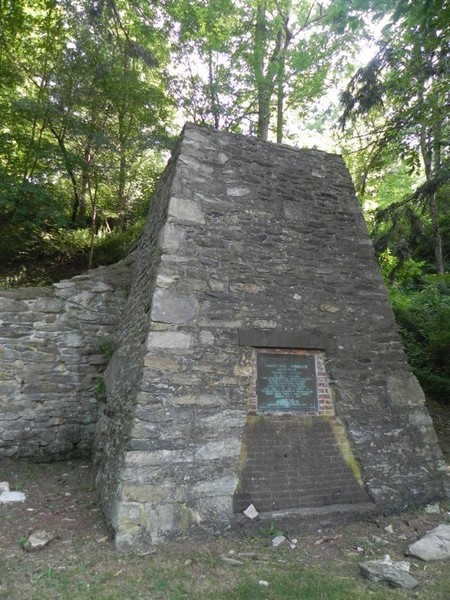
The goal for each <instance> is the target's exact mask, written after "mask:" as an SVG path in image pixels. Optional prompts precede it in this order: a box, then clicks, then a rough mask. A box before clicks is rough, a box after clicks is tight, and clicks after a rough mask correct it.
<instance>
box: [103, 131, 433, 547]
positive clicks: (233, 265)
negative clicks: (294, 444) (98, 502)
mask: <svg viewBox="0 0 450 600" xmlns="http://www.w3.org/2000/svg"><path fill="white" fill-rule="evenodd" d="M137 253H138V259H137V264H136V270H135V273H134V275H133V284H132V291H131V295H130V299H129V302H128V305H127V308H126V311H125V312H126V317H125V321H124V323H123V327H122V330H121V334H120V340H119V348H118V350H117V352H116V354H115V356H114V357H113V360H112V362H111V364H110V366H109V367H108V372H107V382H108V406H107V409H106V412H105V418H104V419H103V421H102V428H101V431H102V434H101V435H100V437H99V439H100V440H102V441H101V444H100V446H99V451H98V453H97V460H98V463H99V465H100V469H99V476H98V484H99V488H100V490H101V493H102V496H103V505H104V508H105V512H106V514H107V515H108V518H109V519H110V521H111V523H112V525H113V527H114V529H115V531H116V542H117V545H118V546H119V547H121V548H124V547H128V546H130V545H139V544H146V543H156V542H158V541H161V540H163V539H165V538H166V537H167V536H170V535H173V534H180V533H181V532H182V531H185V530H187V529H189V527H190V526H192V525H193V524H196V525H199V526H205V527H215V526H217V524H218V523H225V522H230V521H231V520H232V519H233V502H232V501H233V494H234V492H235V491H236V489H237V487H238V482H239V478H240V476H241V474H242V465H243V464H245V456H243V453H245V447H243V446H242V438H243V431H244V427H245V424H246V421H247V418H248V414H247V413H248V401H249V396H250V394H251V390H252V385H253V381H254V371H253V368H254V367H253V365H254V356H255V352H256V348H255V346H258V345H260V346H261V345H263V346H264V344H252V343H251V342H248V344H246V343H241V344H240V343H239V332H240V331H241V332H242V331H246V330H252V331H253V332H256V335H255V336H254V337H255V339H262V340H264V339H268V340H271V339H274V340H276V339H279V340H283V339H284V340H289V339H290V338H289V336H291V338H292V339H293V340H294V342H295V340H300V341H299V342H298V343H294V345H289V344H288V345H287V346H283V344H284V343H287V342H280V343H279V346H278V347H279V348H283V347H288V348H299V349H301V348H313V349H314V348H315V349H318V350H322V351H324V356H325V368H326V372H327V376H328V381H329V387H330V391H331V397H332V400H333V410H334V411H335V414H336V418H337V421H336V423H337V424H338V426H339V427H340V428H341V430H342V431H343V432H344V433H345V431H346V432H347V435H348V439H349V441H350V445H351V448H352V456H351V457H350V459H349V462H351V461H354V463H355V466H356V465H358V467H357V469H356V470H357V471H358V473H360V474H361V477H362V481H363V483H364V486H365V490H366V492H367V493H368V494H369V496H370V498H371V499H372V500H373V501H375V502H376V503H377V504H378V506H380V507H384V508H390V509H401V508H404V507H405V506H407V505H410V504H417V503H422V502H427V501H430V500H432V499H436V498H440V497H443V495H444V494H445V490H444V485H445V465H444V463H443V461H442V457H441V454H440V451H439V448H438V446H437V441H436V436H435V434H434V430H433V427H432V423H431V419H430V417H429V415H428V413H427V411H426V409H425V407H424V397H423V394H422V391H421V389H420V387H419V385H418V383H417V381H416V379H415V378H414V377H413V375H412V374H411V372H410V369H409V368H408V365H407V363H406V358H405V355H404V352H403V349H402V345H401V342H400V338H399V334H398V331H397V327H396V324H395V320H394V316H393V313H392V310H391V308H390V305H389V302H388V299H387V294H386V290H385V287H384V284H383V281H382V278H381V275H380V273H379V271H378V267H377V264H376V261H375V257H374V252H373V249H372V246H371V243H370V240H369V238H368V236H367V231H366V228H365V225H364V222H363V218H362V215H361V211H360V209H359V206H358V204H357V202H356V199H355V196H354V191H353V186H352V183H351V181H350V178H349V175H348V173H347V171H346V169H345V166H344V164H343V162H342V159H341V158H340V157H338V156H335V155H330V154H326V153H324V152H319V151H315V150H312V151H308V150H294V149H291V148H288V147H285V146H278V145H277V146H275V145H271V144H267V143H262V142H258V141H256V140H254V139H249V138H245V137H243V136H235V135H231V134H226V133H218V132H215V131H210V130H208V129H202V128H198V127H194V126H187V127H186V128H185V130H184V132H183V135H182V136H181V139H180V143H179V146H178V148H177V151H176V153H175V155H174V158H173V160H172V162H171V163H170V165H169V167H168V169H167V170H166V173H165V176H164V178H163V180H162V182H161V185H160V187H159V190H158V192H157V194H156V196H155V198H154V200H153V203H152V208H151V211H150V214H149V220H148V226H147V229H146V231H145V233H144V235H143V237H142V240H141V246H140V248H139V249H138V251H137ZM259 334H260V335H259ZM278 334H280V335H278ZM243 337H245V336H243ZM323 339H324V340H330V341H332V343H330V344H328V343H326V342H324V343H323V344H322V342H320V340H323ZM301 340H306V342H305V344H306V345H302V342H301ZM314 340H318V342H317V344H319V345H314V344H315V342H314ZM272 347H273V345H272ZM277 418H279V419H280V423H281V422H282V421H283V420H286V421H289V418H290V416H289V414H286V415H283V416H280V417H277ZM308 418H309V417H308ZM311 418H314V417H311ZM285 425H286V426H280V428H279V430H280V431H286V430H287V429H289V431H291V429H292V428H291V427H290V426H288V425H287V424H285ZM273 429H276V428H273ZM299 434H300V431H299ZM274 435H275V434H274ZM290 435H291V434H290ZM292 435H294V434H292ZM291 439H293V438H292V436H291ZM276 443H277V444H281V445H282V443H283V440H282V439H281V437H280V439H279V440H276ZM346 443H347V442H346ZM247 475H248V474H247ZM244 479H245V478H244ZM268 481H269V479H268ZM244 484H245V481H244ZM240 491H241V492H248V490H242V489H241V490H240ZM250 492H251V490H250ZM250 496H251V493H250ZM249 500H251V498H250V497H249ZM256 508H258V506H257V507H256ZM292 508H294V507H292Z"/></svg>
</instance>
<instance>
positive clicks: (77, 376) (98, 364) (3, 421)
mask: <svg viewBox="0 0 450 600" xmlns="http://www.w3.org/2000/svg"><path fill="white" fill-rule="evenodd" d="M131 263H132V258H130V259H128V260H126V261H123V262H122V263H118V264H117V265H114V266H112V267H102V268H99V269H96V270H93V271H90V272H88V273H87V274H86V275H80V276H78V277H74V278H73V279H70V280H66V281H61V282H60V283H55V284H54V285H52V286H50V287H48V288H21V289H12V290H4V291H1V292H0V456H19V457H29V458H33V459H37V460H39V459H41V460H58V459H63V458H69V457H74V456H88V455H89V453H90V451H91V447H92V441H93V436H94V432H95V427H96V423H97V419H98V412H99V408H101V406H102V404H101V402H100V403H99V400H102V396H103V395H104V394H103V390H102V387H103V383H102V380H103V375H102V373H103V371H104V369H105V367H106V364H107V362H108V360H109V358H108V356H107V354H108V351H109V349H111V352H112V349H113V346H114V344H115V334H116V331H117V329H118V321H119V318H120V317H121V313H122V310H123V306H124V302H125V300H126V290H127V287H128V279H129V272H130V265H131ZM101 348H103V352H102V351H101Z"/></svg>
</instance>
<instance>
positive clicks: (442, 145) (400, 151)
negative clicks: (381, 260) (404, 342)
mask: <svg viewBox="0 0 450 600" xmlns="http://www.w3.org/2000/svg"><path fill="white" fill-rule="evenodd" d="M449 8H450V6H449V3H448V0H445V1H444V2H442V1H441V0H418V1H417V2H399V3H398V6H397V8H396V11H395V13H394V15H393V17H392V19H391V21H390V22H389V23H388V24H387V25H386V26H385V28H384V29H383V32H382V36H381V39H380V40H379V48H380V49H379V52H378V53H377V55H376V56H375V57H374V58H373V59H372V60H371V61H370V62H369V63H368V64H367V65H366V66H365V67H363V68H361V69H359V70H358V71H357V72H356V74H355V75H354V77H353V78H352V79H351V81H350V83H349V84H348V86H347V89H346V90H345V92H344V93H343V95H342V105H343V114H342V117H341V124H342V125H343V126H347V127H348V126H349V124H350V131H351V133H352V135H353V136H355V137H356V139H358V140H359V143H360V150H361V155H362V157H363V160H362V161H361V180H362V185H361V186H360V188H361V189H362V190H363V191H364V186H365V183H366V180H367V177H368V175H369V173H371V172H372V173H373V172H377V173H379V172H382V171H383V170H384V169H386V166H388V165H390V164H392V162H393V161H394V162H397V163H398V159H399V158H400V160H401V162H402V164H403V165H404V167H405V168H407V169H408V172H409V173H410V174H414V175H415V176H416V183H415V190H414V191H413V192H412V193H411V192H410V193H409V194H405V196H404V197H403V198H401V199H399V201H397V202H391V203H390V206H389V207H388V208H386V207H383V208H382V209H380V210H379V211H378V220H379V222H382V221H384V222H385V223H386V225H387V228H388V229H389V230H390V232H391V233H395V230H397V229H398V228H399V227H400V228H402V227H404V225H405V224H406V223H407V222H408V221H409V224H410V225H412V229H414V222H415V224H416V225H417V224H420V227H421V228H422V229H423V230H424V231H426V235H427V237H428V239H429V240H430V243H429V245H428V246H429V247H428V248H426V246H425V245H422V248H421V250H422V251H424V252H428V253H429V256H430V257H432V260H433V262H434V264H435V270H436V272H437V273H439V274H443V273H444V272H445V267H446V265H445V255H446V248H445V247H444V246H445V243H446V242H445V231H444V229H445V227H447V230H448V225H447V226H446V225H445V223H446V222H447V223H448V200H447V201H443V199H442V197H443V196H446V197H447V198H448V193H447V192H446V191H445V189H446V187H448V185H449V182H450V153H449V145H448V136H449V131H450V119H449V111H448V106H447V105H448V98H447V96H448V88H449V85H450V78H449V74H450V69H449V48H450V11H449ZM361 124H362V125H363V128H362V130H361V129H359V127H360V126H361ZM416 229H417V228H416ZM396 235H397V234H396ZM397 237H398V236H397ZM400 237H402V234H401V233H400ZM409 237H411V236H409ZM409 245H410V246H412V245H413V244H409ZM391 250H392V252H393V254H396V252H395V250H394V249H393V248H392V247H391ZM399 258H400V260H401V256H399ZM414 258H416V259H417V258H419V257H418V256H417V253H416V256H415V257H414ZM423 258H425V256H423ZM428 258H429V257H428V256H427V257H426V259H428Z"/></svg>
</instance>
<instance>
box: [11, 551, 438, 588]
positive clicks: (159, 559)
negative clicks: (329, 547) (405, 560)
mask: <svg viewBox="0 0 450 600" xmlns="http://www.w3.org/2000/svg"><path fill="white" fill-rule="evenodd" d="M249 542H250V541H249V540H247V541H246V543H245V544H246V546H248V545H249ZM241 544H242V542H241ZM264 544H265V545H264ZM232 545H233V546H236V542H233V543H232ZM251 545H252V547H253V549H254V550H255V556H257V558H256V559H254V558H250V559H248V558H242V562H243V563H244V564H243V565H242V566H233V565H229V564H228V563H226V562H225V561H223V560H222V559H221V557H220V555H219V554H216V550H214V551H212V550H211V549H210V548H209V546H208V545H206V546H204V547H202V546H200V547H193V546H189V547H186V546H185V545H183V544H182V545H175V544H171V545H169V547H162V548H161V549H160V550H159V551H158V552H157V553H156V554H152V555H149V556H131V555H123V554H115V556H114V560H112V561H111V556H108V557H107V560H104V557H103V552H102V551H101V549H100V548H99V547H97V548H93V546H92V545H86V547H82V546H81V547H79V550H78V554H76V555H73V554H71V555H68V556H67V557H65V561H64V563H63V564H53V565H49V564H47V565H41V566H40V567H38V568H36V569H33V568H32V563H33V561H34V559H35V558H36V557H38V556H41V557H42V556H43V555H42V554H41V555H38V554H35V555H28V554H24V555H23V556H22V557H20V558H19V560H18V561H14V563H13V562H8V561H7V562H6V563H5V564H4V565H3V569H4V570H5V572H6V573H8V574H9V577H8V580H9V584H10V585H9V586H8V585H6V587H5V583H6V581H5V580H3V582H2V583H3V587H0V598H5V599H6V598H8V599H10V598H14V599H15V600H16V599H17V600H21V599H22V598H23V599H24V600H25V599H27V600H28V599H29V600H48V599H50V598H51V599H52V600H53V599H67V600H139V599H145V600H153V599H155V600H156V599H165V600H183V599H193V600H280V599H283V600H319V599H326V600H362V599H366V598H372V599H373V600H386V598H389V600H391V599H392V600H400V599H404V600H406V599H410V598H420V599H421V600H448V598H450V578H449V577H448V573H447V568H448V564H445V563H440V564H437V563H435V564H430V565H428V566H427V570H428V571H429V573H428V574H427V577H428V581H427V584H426V585H425V586H420V588H418V589H419V592H415V591H412V592H408V591H403V590H394V589H390V588H387V587H384V586H379V585H375V584H372V583H370V582H367V581H365V580H363V579H362V578H361V576H360V575H359V570H358V567H357V564H356V562H357V560H358V559H357V558H355V559H354V560H353V561H351V560H350V561H349V560H345V561H344V560H334V561H324V563H323V564H320V562H318V563H316V564H313V565H306V564H302V563H301V561H302V559H301V558H299V555H298V554H297V553H296V552H295V551H291V550H289V549H286V550H281V551H280V550H278V549H277V550H276V551H274V550H272V548H270V547H267V542H266V541H262V540H253V543H252V544H251ZM232 556H234V555H232ZM236 558H239V554H237V555H236ZM27 562H28V563H29V564H28V566H26V563H27ZM30 566H31V569H30ZM419 568H420V569H421V570H423V565H422V564H421V565H419ZM416 570H417V568H416ZM414 574H415V573H414V570H413V575H414ZM30 575H31V577H30ZM260 580H264V581H267V582H268V584H269V585H268V586H267V587H265V586H262V585H261V584H260V583H259V581H260ZM0 581H1V579H0ZM2 591H3V592H4V593H5V595H2Z"/></svg>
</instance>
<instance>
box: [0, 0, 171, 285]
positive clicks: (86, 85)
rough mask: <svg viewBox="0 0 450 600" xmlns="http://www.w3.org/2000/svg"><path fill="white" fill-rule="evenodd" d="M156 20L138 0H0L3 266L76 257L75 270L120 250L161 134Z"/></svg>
mask: <svg viewBox="0 0 450 600" xmlns="http://www.w3.org/2000/svg"><path fill="white" fill-rule="evenodd" d="M157 21H158V14H157V10H156V8H155V7H154V6H151V5H150V4H149V3H143V2H139V1H138V2H137V3H132V4H129V3H127V2H124V1H123V0H114V1H113V2H111V3H109V2H108V3H99V4H98V6H97V7H96V8H95V9H93V8H92V3H91V2H88V1H87V0H80V2H78V3H77V5H76V9H75V8H74V5H73V3H72V2H69V1H68V0H61V1H56V0H29V1H28V0H27V1H26V2H25V0H17V1H15V2H11V0H6V1H5V2H0V77H1V80H2V86H0V111H1V113H2V121H1V123H0V253H1V255H2V256H3V257H4V264H5V265H7V266H8V269H10V268H14V269H15V268H17V266H18V265H24V264H25V265H26V266H28V264H27V261H29V262H31V263H33V262H34V263H36V261H41V262H44V261H49V268H51V269H53V266H54V264H53V263H54V262H55V261H57V262H58V263H59V264H61V265H62V264H64V263H67V262H70V261H74V260H75V259H76V260H77V261H79V264H78V270H84V269H85V268H87V267H91V266H94V265H95V264H98V263H99V262H101V263H105V262H111V261H112V260H116V259H117V258H118V257H119V258H120V257H121V256H122V255H123V253H124V251H125V250H124V249H125V247H126V246H127V245H128V242H129V240H130V238H131V237H132V236H134V235H135V229H134V230H133V232H130V234H127V235H124V232H126V231H127V230H128V229H129V228H130V227H131V229H133V225H134V224H135V222H136V220H137V219H139V218H140V217H141V206H142V205H143V203H144V199H146V200H147V201H148V198H149V195H148V193H149V187H151V182H152V181H153V180H154V178H155V176H156V175H157V174H159V172H160V170H161V159H160V156H161V152H162V151H164V149H165V148H166V147H167V145H168V143H169V141H170V138H169V135H168V132H167V122H168V119H169V117H170V115H171V102H170V99H169V98H168V97H167V94H166V93H165V91H166V79H165V75H164V72H163V68H164V65H165V62H166V61H167V58H168V51H167V48H168V44H167V38H166V37H165V33H164V32H163V31H162V30H161V28H160V27H159V24H158V22H157ZM149 184H150V185H149ZM108 234H112V235H113V237H112V238H111V239H108ZM83 261H84V264H82V262H83ZM29 272H30V273H31V270H29ZM7 276H11V275H10V273H8V274H7Z"/></svg>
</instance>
